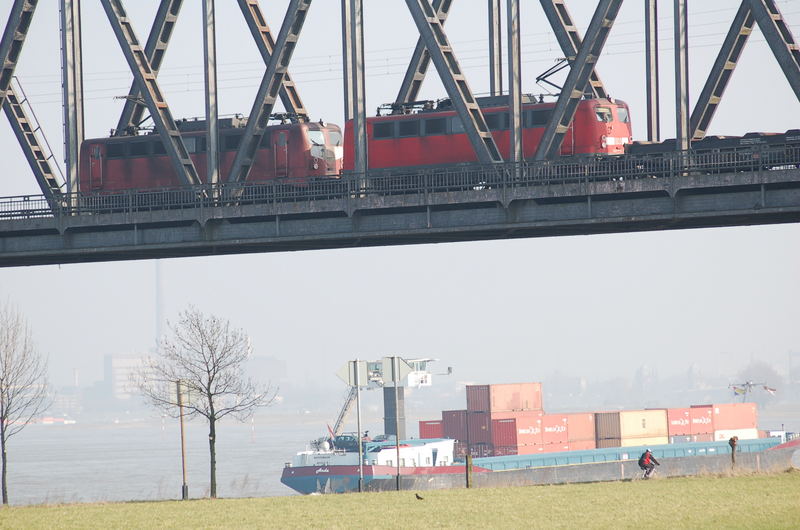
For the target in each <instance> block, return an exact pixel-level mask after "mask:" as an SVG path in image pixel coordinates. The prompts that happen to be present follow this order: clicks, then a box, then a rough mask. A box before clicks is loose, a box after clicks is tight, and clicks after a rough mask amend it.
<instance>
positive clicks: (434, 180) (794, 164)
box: [0, 144, 800, 219]
mask: <svg viewBox="0 0 800 530" xmlns="http://www.w3.org/2000/svg"><path fill="white" fill-rule="evenodd" d="M798 167H800V144H787V145H780V146H772V147H768V148H762V147H756V148H748V149H746V150H720V151H706V152H699V151H687V152H674V153H660V154H651V155H642V156H631V155H628V156H624V157H595V156H577V157H563V158H560V159H558V160H553V161H544V162H533V161H525V162H522V163H520V164H492V165H480V164H461V165H450V166H443V167H430V168H403V169H401V170H397V169H387V170H372V171H370V172H368V173H367V174H366V175H358V174H349V175H344V176H342V177H341V178H331V179H325V180H314V181H309V180H307V179H297V180H289V179H278V180H272V181H265V182H254V183H246V184H228V183H223V184H221V185H218V186H214V187H212V186H210V185H202V186H195V187H182V188H174V189H170V188H159V189H143V190H126V191H123V192H114V193H110V192H99V193H78V194H75V195H76V196H75V197H73V198H70V197H67V196H66V195H62V200H58V199H54V200H52V201H48V200H47V199H46V198H45V197H44V196H43V195H29V196H15V197H4V198H0V218H2V219H35V218H46V217H53V216H56V217H60V216H74V215H96V214H106V213H120V214H125V213H133V212H147V211H156V210H158V211H162V210H181V209H202V208H215V207H225V206H242V205H248V204H260V205H269V204H277V203H285V202H311V201H325V200H345V201H347V200H352V199H358V198H366V197H377V196H392V195H419V196H429V195H430V194H441V193H451V192H481V191H484V190H503V189H513V188H523V187H530V186H552V185H563V184H575V183H578V184H580V183H586V184H588V183H590V182H602V181H612V180H613V181H624V180H632V179H642V178H672V177H675V176H687V175H690V176H697V177H700V178H702V177H703V176H706V175H712V174H716V173H723V172H755V171H763V170H774V169H789V168H798ZM68 199H71V200H68Z"/></svg>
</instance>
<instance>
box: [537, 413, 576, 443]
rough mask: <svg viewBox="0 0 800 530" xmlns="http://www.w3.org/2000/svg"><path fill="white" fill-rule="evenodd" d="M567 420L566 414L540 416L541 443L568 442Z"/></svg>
mask: <svg viewBox="0 0 800 530" xmlns="http://www.w3.org/2000/svg"><path fill="white" fill-rule="evenodd" d="M568 421H569V418H568V417H567V415H566V414H545V415H544V416H542V443H545V444H561V443H564V444H566V443H567V441H569V434H568Z"/></svg>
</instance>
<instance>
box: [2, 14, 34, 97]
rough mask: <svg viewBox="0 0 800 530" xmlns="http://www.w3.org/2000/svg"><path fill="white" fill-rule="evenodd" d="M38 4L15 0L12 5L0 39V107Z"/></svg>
mask: <svg viewBox="0 0 800 530" xmlns="http://www.w3.org/2000/svg"><path fill="white" fill-rule="evenodd" d="M36 5H37V2H36V0H15V1H14V5H13V6H11V13H10V15H9V17H8V21H7V22H6V29H5V30H3V37H2V39H0V108H2V106H3V100H4V99H5V97H6V93H7V91H8V88H9V87H10V86H11V79H12V78H13V77H14V69H15V68H16V67H17V63H18V62H19V54H20V52H21V51H22V46H23V44H25V37H26V36H27V35H28V29H29V28H30V25H31V19H32V18H33V12H34V11H35V10H36Z"/></svg>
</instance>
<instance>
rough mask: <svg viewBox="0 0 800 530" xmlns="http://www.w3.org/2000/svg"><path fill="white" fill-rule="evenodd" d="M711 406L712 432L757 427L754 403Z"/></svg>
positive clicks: (756, 413)
mask: <svg viewBox="0 0 800 530" xmlns="http://www.w3.org/2000/svg"><path fill="white" fill-rule="evenodd" d="M712 406H713V408H714V431H724V430H731V429H755V428H757V427H758V411H757V408H756V404H755V403H724V404H719V405H716V404H715V405H712Z"/></svg>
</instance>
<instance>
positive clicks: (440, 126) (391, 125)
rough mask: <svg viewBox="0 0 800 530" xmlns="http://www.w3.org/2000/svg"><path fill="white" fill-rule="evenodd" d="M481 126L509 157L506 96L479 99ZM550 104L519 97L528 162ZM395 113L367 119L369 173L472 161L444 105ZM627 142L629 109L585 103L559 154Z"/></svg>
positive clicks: (615, 150)
mask: <svg viewBox="0 0 800 530" xmlns="http://www.w3.org/2000/svg"><path fill="white" fill-rule="evenodd" d="M478 104H479V105H480V107H481V110H482V112H483V115H484V118H485V119H486V124H487V126H488V127H489V130H491V131H492V136H493V137H494V141H495V143H496V144H497V147H498V149H499V150H500V152H501V153H502V154H504V155H505V154H507V153H508V152H509V121H510V120H509V112H508V97H507V96H493V97H486V98H478ZM554 106H555V103H540V102H537V101H536V99H535V98H534V97H533V96H529V95H526V96H524V97H523V107H522V127H523V132H522V150H523V156H524V157H525V158H531V157H533V155H534V153H535V152H536V148H537V147H538V145H539V142H540V141H541V138H542V134H543V133H544V129H545V126H546V125H547V121H548V120H549V119H550V115H551V114H552V111H553V107H554ZM406 110H407V109H395V113H393V114H390V115H386V116H375V117H371V118H367V143H368V147H367V152H368V156H369V168H370V169H380V168H392V167H414V166H439V165H446V164H457V163H463V162H477V157H476V155H475V151H474V150H473V149H472V145H471V144H470V142H469V139H468V138H467V135H466V133H464V128H463V126H462V124H461V120H460V119H459V117H458V115H457V114H456V112H455V109H453V108H452V105H451V104H450V101H449V100H444V101H442V102H440V103H439V104H438V105H437V106H436V108H434V105H433V103H432V102H428V103H427V104H425V105H424V106H423V108H422V109H420V110H418V111H417V112H414V113H406ZM631 141H632V136H631V124H630V116H629V113H628V105H627V104H625V103H624V102H622V101H619V100H614V99H585V100H582V101H580V102H579V103H578V107H577V109H576V111H575V118H574V120H573V122H572V125H570V127H569V130H568V131H567V133H566V135H565V136H564V141H563V143H562V144H561V154H562V155H578V154H608V155H621V154H624V153H625V145H626V144H628V143H630V142H631ZM352 145H353V127H352V122H351V121H350V122H347V124H346V126H345V146H346V149H345V155H344V169H345V170H350V171H352V170H353V158H354V153H353V151H354V149H353V146H352Z"/></svg>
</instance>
